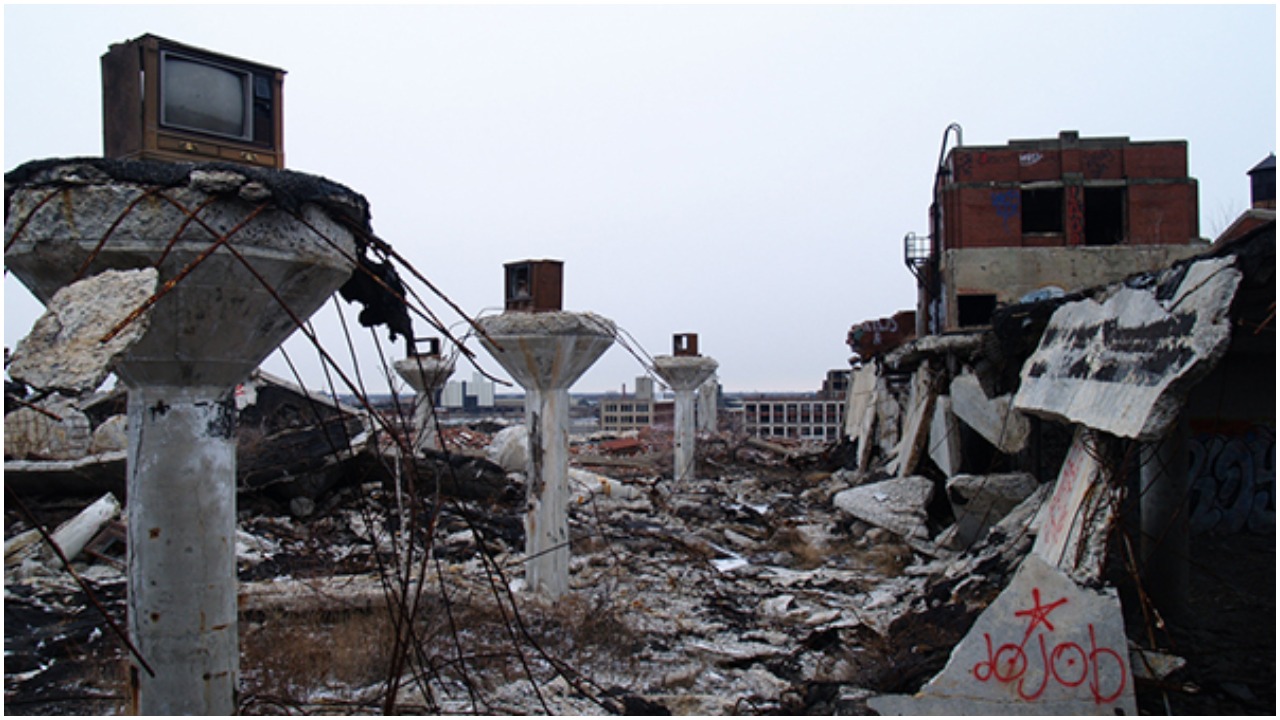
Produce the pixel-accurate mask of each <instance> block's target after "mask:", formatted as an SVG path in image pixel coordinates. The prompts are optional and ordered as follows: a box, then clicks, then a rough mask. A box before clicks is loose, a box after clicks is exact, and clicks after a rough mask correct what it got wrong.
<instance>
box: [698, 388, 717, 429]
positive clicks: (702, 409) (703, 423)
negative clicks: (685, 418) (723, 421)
mask: <svg viewBox="0 0 1280 720" xmlns="http://www.w3.org/2000/svg"><path fill="white" fill-rule="evenodd" d="M719 402H720V379H719V378H717V377H716V375H715V373H712V374H711V377H709V378H707V379H706V380H705V381H703V383H702V385H701V386H699V387H698V413H697V414H698V432H703V433H714V432H715V431H716V428H717V427H718V425H719V418H718V417H717V413H718V412H719V408H718V407H717V405H718V404H719Z"/></svg>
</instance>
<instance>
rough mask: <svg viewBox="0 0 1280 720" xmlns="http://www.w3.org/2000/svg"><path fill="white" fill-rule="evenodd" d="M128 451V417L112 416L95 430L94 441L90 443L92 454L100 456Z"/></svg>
mask: <svg viewBox="0 0 1280 720" xmlns="http://www.w3.org/2000/svg"><path fill="white" fill-rule="evenodd" d="M128 449H129V418H128V416H127V415H112V416H111V417H109V418H107V419H106V421H104V422H103V423H102V424H101V425H99V426H98V427H96V428H94V429H93V440H92V442H90V443H89V452H90V453H91V454H93V455H99V454H102V453H108V452H119V451H122V450H128Z"/></svg>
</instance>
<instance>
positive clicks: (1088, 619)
mask: <svg viewBox="0 0 1280 720" xmlns="http://www.w3.org/2000/svg"><path fill="white" fill-rule="evenodd" d="M1121 617H1122V616H1121V612H1120V600H1119V598H1118V597H1117V595H1116V592H1115V590H1114V589H1111V588H1105V589H1103V590H1090V589H1087V588H1082V587H1079V586H1078V585H1076V584H1075V583H1074V582H1072V581H1071V579H1070V578H1068V577H1067V576H1066V575H1064V574H1063V573H1062V572H1060V571H1059V570H1057V569H1056V568H1054V567H1052V566H1051V565H1049V564H1048V563H1046V562H1044V561H1043V560H1041V559H1040V558H1039V557H1038V556H1036V555H1029V556H1027V558H1026V559H1025V560H1024V561H1023V562H1022V565H1021V567H1020V568H1019V570H1018V572H1017V574H1016V575H1015V576H1014V578H1013V580H1012V581H1011V582H1010V583H1009V586H1008V587H1007V588H1005V589H1004V591H1003V592H1001V593H1000V595H999V596H998V597H997V598H996V600H995V602H993V603H991V605H989V606H988V607H987V609H986V610H984V611H983V612H982V614H981V615H979V616H978V619H977V621H976V622H975V623H974V625H973V628H972V629H971V630H970V631H969V634H968V635H966V636H965V638H964V640H962V641H961V642H960V644H959V645H957V646H956V648H955V650H954V651H952V653H951V659H950V660H949V661H948V662H947V666H946V667H945V668H944V669H943V670H942V672H941V673H939V674H938V675H937V676H936V677H934V678H933V679H932V680H930V681H929V682H928V684H926V685H925V686H924V687H923V688H922V689H921V690H920V692H918V693H916V694H915V695H913V696H905V695H883V696H880V697H875V698H872V699H870V700H869V701H868V702H867V704H868V705H870V706H871V708H872V709H874V710H876V711H877V712H879V713H880V714H882V715H1022V714H1037V715H1115V714H1123V715H1136V714H1137V711H1138V708H1137V702H1136V700H1135V698H1134V693H1133V673H1132V671H1131V670H1130V667H1129V651H1128V643H1127V640H1126V639H1125V634H1124V624H1123V621H1122V619H1121Z"/></svg>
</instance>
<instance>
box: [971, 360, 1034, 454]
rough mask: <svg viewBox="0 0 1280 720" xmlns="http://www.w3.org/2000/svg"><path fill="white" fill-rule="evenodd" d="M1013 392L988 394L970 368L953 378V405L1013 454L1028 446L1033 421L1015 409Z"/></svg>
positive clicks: (972, 425)
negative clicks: (996, 395) (994, 396)
mask: <svg viewBox="0 0 1280 720" xmlns="http://www.w3.org/2000/svg"><path fill="white" fill-rule="evenodd" d="M1012 404H1013V398H1012V396H1010V395H1001V396H1000V397H997V398H988V397H987V394H986V393H985V392H984V391H983V390H982V384H981V383H980V382H979V381H978V378H977V377H975V376H974V375H973V374H972V373H970V372H968V371H967V370H966V371H965V372H964V373H963V374H962V375H959V376H957V377H956V378H955V379H954V380H952V381H951V409H952V411H953V412H955V414H956V417H958V418H960V419H961V420H963V421H964V423H965V424H966V425H968V426H969V427H971V428H973V429H974V430H976V431H977V432H978V434H979V435H981V436H982V437H984V438H986V440H987V442H989V443H991V444H992V445H994V446H995V447H996V448H997V449H998V450H1000V452H1002V453H1004V454H1006V455H1012V454H1014V453H1016V452H1020V451H1021V450H1022V449H1023V448H1025V447H1026V446H1027V438H1029V437H1030V436H1031V423H1030V422H1028V421H1027V419H1026V418H1025V417H1023V416H1022V413H1020V412H1018V411H1017V410H1014V409H1013V408H1012V407H1011V405H1012Z"/></svg>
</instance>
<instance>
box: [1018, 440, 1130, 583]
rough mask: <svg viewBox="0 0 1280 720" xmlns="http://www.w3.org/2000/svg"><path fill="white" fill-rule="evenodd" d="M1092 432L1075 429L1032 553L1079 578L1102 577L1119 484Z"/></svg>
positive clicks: (1039, 521) (1042, 512)
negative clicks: (1110, 476) (1111, 479)
mask: <svg viewBox="0 0 1280 720" xmlns="http://www.w3.org/2000/svg"><path fill="white" fill-rule="evenodd" d="M1098 457H1099V450H1098V447H1097V442H1096V441H1095V440H1094V438H1093V437H1092V434H1091V433H1089V432H1087V431H1085V430H1083V429H1081V430H1079V431H1077V432H1076V437H1075V440H1074V442H1072V444H1071V449H1070V450H1069V451H1068V452H1067V458H1066V460H1064V461H1063V463H1062V471H1061V472H1060V473H1059V474H1058V481H1057V483H1056V485H1055V486H1054V490H1053V495H1052V497H1050V498H1049V502H1047V503H1045V504H1044V506H1042V507H1041V508H1040V511H1039V513H1038V515H1037V518H1036V523H1037V524H1038V525H1039V527H1040V532H1039V534H1038V535H1037V536H1036V543H1035V545H1034V546H1033V547H1032V553H1033V554H1035V555H1038V556H1039V557H1040V558H1041V559H1043V560H1044V561H1045V562H1047V563H1049V564H1051V565H1054V566H1055V567H1057V568H1059V569H1061V570H1062V571H1063V572H1066V573H1067V574H1069V575H1071V576H1072V577H1073V578H1075V579H1076V581H1078V582H1091V581H1093V580H1096V579H1098V578H1100V577H1101V574H1102V565H1103V561H1104V560H1105V559H1106V537H1107V532H1106V530H1107V527H1108V526H1109V525H1110V523H1111V518H1112V516H1113V514H1114V510H1115V501H1114V493H1115V490H1114V489H1113V488H1111V487H1110V485H1109V484H1108V483H1107V470H1106V468H1105V467H1104V466H1103V464H1102V463H1101V462H1099V459H1098Z"/></svg>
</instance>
